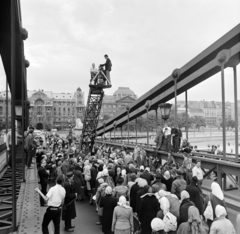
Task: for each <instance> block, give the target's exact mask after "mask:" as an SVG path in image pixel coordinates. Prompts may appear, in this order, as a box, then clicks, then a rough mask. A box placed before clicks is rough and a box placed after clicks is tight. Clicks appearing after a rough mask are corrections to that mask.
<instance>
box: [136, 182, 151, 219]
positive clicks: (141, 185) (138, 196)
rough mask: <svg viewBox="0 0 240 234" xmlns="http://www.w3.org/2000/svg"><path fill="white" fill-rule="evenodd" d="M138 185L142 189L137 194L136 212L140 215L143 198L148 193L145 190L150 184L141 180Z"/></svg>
mask: <svg viewBox="0 0 240 234" xmlns="http://www.w3.org/2000/svg"><path fill="white" fill-rule="evenodd" d="M138 185H139V187H140V189H139V190H138V191H137V194H136V212H137V214H138V215H139V208H140V202H141V196H142V195H144V194H145V193H146V192H147V191H146V190H145V189H144V187H145V186H147V185H148V183H147V181H146V180H145V179H142V178H139V180H138Z"/></svg>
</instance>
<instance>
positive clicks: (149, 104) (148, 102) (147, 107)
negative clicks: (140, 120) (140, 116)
mask: <svg viewBox="0 0 240 234" xmlns="http://www.w3.org/2000/svg"><path fill="white" fill-rule="evenodd" d="M150 106H151V102H150V101H146V103H145V108H146V110H147V147H149V132H148V110H149V108H150Z"/></svg>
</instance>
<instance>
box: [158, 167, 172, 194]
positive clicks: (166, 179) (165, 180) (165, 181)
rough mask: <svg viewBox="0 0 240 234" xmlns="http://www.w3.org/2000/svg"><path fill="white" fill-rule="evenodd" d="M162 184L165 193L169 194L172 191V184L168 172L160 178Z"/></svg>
mask: <svg viewBox="0 0 240 234" xmlns="http://www.w3.org/2000/svg"><path fill="white" fill-rule="evenodd" d="M161 181H162V183H163V184H165V185H166V187H167V191H168V192H171V189H172V183H173V178H172V177H171V175H170V172H169V171H165V172H164V174H163V177H162V180H161Z"/></svg>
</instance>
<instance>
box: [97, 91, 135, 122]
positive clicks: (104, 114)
mask: <svg viewBox="0 0 240 234" xmlns="http://www.w3.org/2000/svg"><path fill="white" fill-rule="evenodd" d="M136 99H137V96H136V94H135V93H134V92H133V91H132V90H131V89H130V88H128V87H119V88H118V90H117V91H115V92H114V93H113V95H105V96H104V97H103V102H102V108H101V113H100V117H99V119H100V123H101V122H102V121H103V120H104V119H108V118H110V117H113V116H114V115H116V114H117V113H119V112H120V111H122V110H124V109H125V108H126V106H127V105H130V104H132V103H133V102H134V101H135V100H136Z"/></svg>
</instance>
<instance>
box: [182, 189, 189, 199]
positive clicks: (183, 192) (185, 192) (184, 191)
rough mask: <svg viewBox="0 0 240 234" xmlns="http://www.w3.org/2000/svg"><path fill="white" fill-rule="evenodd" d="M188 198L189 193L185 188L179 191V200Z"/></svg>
mask: <svg viewBox="0 0 240 234" xmlns="http://www.w3.org/2000/svg"><path fill="white" fill-rule="evenodd" d="M187 198H190V195H189V193H188V192H187V191H186V190H183V191H182V192H181V201H183V200H184V199H187Z"/></svg>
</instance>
